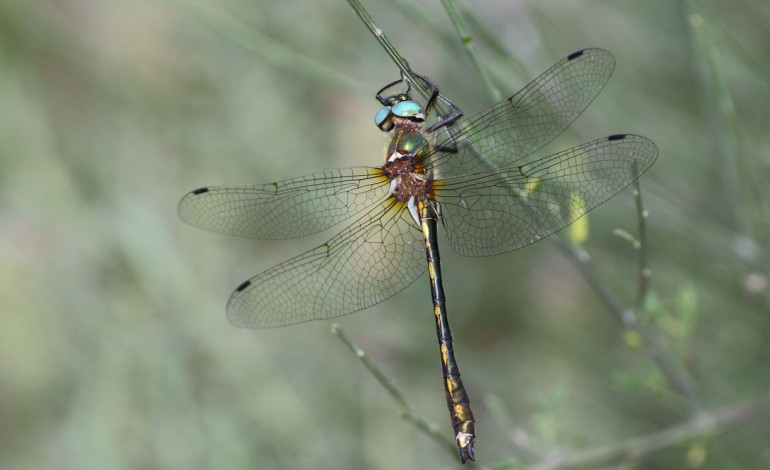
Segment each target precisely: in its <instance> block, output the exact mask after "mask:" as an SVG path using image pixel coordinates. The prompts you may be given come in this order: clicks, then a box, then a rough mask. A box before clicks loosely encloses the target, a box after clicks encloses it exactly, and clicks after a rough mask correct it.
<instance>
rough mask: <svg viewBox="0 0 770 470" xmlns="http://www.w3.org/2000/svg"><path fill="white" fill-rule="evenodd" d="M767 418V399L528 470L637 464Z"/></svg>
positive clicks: (769, 410) (769, 414)
mask: <svg viewBox="0 0 770 470" xmlns="http://www.w3.org/2000/svg"><path fill="white" fill-rule="evenodd" d="M768 418H770V395H767V396H765V397H763V398H760V399H759V400H757V401H754V402H751V403H746V404H743V405H738V406H735V407H731V408H727V409H723V410H720V411H715V412H712V413H699V414H697V415H696V416H695V417H693V418H692V419H690V420H689V421H687V422H686V423H684V424H680V425H678V426H673V427H670V428H668V429H665V430H663V431H660V432H657V433H655V434H651V435H649V436H645V437H640V438H636V439H632V440H630V441H628V442H625V443H622V444H620V445H618V446H614V447H607V448H604V449H595V450H590V451H587V452H583V453H575V454H571V455H569V454H567V455H561V456H559V457H557V458H555V459H554V460H552V461H550V462H543V463H541V464H539V465H536V466H533V467H531V468H532V469H536V470H565V469H578V468H599V467H606V466H609V465H616V464H620V463H625V462H631V461H634V460H639V459H640V458H643V457H647V456H649V455H651V454H653V453H655V452H658V451H660V450H663V449H667V448H669V447H672V446H674V445H677V444H680V443H682V442H686V441H688V440H691V439H695V438H698V437H707V436H714V435H717V434H721V433H724V432H727V431H729V430H732V429H736V428H740V427H744V426H748V425H750V424H752V423H754V422H757V421H760V420H767V419H768Z"/></svg>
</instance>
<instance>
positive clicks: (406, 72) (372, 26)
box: [348, 0, 448, 115]
mask: <svg viewBox="0 0 770 470" xmlns="http://www.w3.org/2000/svg"><path fill="white" fill-rule="evenodd" d="M348 3H349V4H350V6H351V7H352V8H353V11H355V12H356V14H357V15H358V17H359V18H361V21H363V22H364V24H365V25H366V27H367V28H368V29H369V31H371V32H372V34H373V35H374V37H375V38H376V39H377V42H379V43H380V45H381V46H382V48H383V49H385V52H386V53H387V54H388V56H390V58H391V60H393V63H394V64H396V67H398V68H399V70H401V73H402V76H403V77H404V79H406V80H407V81H408V82H409V84H410V85H411V86H412V87H414V88H415V89H416V90H417V91H418V92H419V93H420V94H421V95H422V96H423V97H425V98H428V97H429V96H430V93H431V92H430V90H429V89H428V87H427V86H426V85H425V83H423V81H422V80H416V79H415V78H414V76H413V75H412V69H411V67H410V66H409V62H407V61H406V59H404V57H403V56H402V55H401V54H400V53H399V52H398V50H397V49H396V47H395V46H394V45H393V43H392V42H390V39H388V37H387V36H386V35H385V33H384V32H383V30H382V29H381V28H380V27H379V26H377V24H376V23H375V22H374V19H373V18H372V16H371V15H370V14H369V12H368V11H366V9H365V8H364V6H363V5H361V2H359V1H358V0H348ZM435 106H436V108H437V110H438V111H439V114H440V115H447V114H448V112H447V109H446V106H444V105H443V103H441V100H437V101H436V105H435Z"/></svg>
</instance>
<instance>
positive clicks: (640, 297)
mask: <svg viewBox="0 0 770 470" xmlns="http://www.w3.org/2000/svg"><path fill="white" fill-rule="evenodd" d="M633 171H634V176H635V179H634V200H635V201H636V216H637V220H638V226H639V239H638V243H639V245H638V250H639V292H638V293H637V296H636V311H637V312H641V311H643V309H644V303H645V301H646V300H647V294H648V293H649V290H650V278H651V277H652V271H650V268H649V267H648V265H647V216H648V213H647V211H646V210H645V209H644V201H643V200H642V187H641V183H640V182H639V169H638V166H637V164H636V161H634V164H633Z"/></svg>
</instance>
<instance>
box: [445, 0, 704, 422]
mask: <svg viewBox="0 0 770 470" xmlns="http://www.w3.org/2000/svg"><path fill="white" fill-rule="evenodd" d="M443 1H444V2H445V3H446V2H447V1H449V0H443ZM470 16H471V17H472V15H470ZM463 31H464V30H463ZM458 32H459V31H458ZM461 40H462V38H461ZM468 53H469V54H471V56H473V57H474V59H473V63H474V64H480V63H481V61H480V60H479V58H478V57H477V56H476V53H475V50H474V49H473V48H469V49H468ZM478 69H479V72H480V73H481V74H483V73H484V72H483V68H481V67H480V66H479V67H478ZM491 97H492V98H495V97H494V95H491ZM634 171H636V170H635V169H634ZM634 188H635V191H636V193H635V196H636V197H635V200H636V208H637V216H638V221H639V222H638V226H639V239H638V240H639V247H638V249H639V289H638V293H637V299H636V303H635V308H626V307H624V305H623V303H622V302H621V301H620V299H619V298H618V296H617V294H616V293H615V292H614V291H613V290H612V289H611V288H610V287H609V285H608V284H607V283H606V282H605V281H604V279H603V278H602V277H601V276H600V275H599V274H598V272H597V270H596V268H595V267H594V266H593V263H592V262H591V257H590V256H589V255H588V253H587V252H586V251H585V250H584V249H583V248H581V247H580V246H578V245H577V244H575V243H574V242H573V241H572V240H571V239H570V238H569V237H568V236H567V235H565V234H563V233H562V232H558V233H557V236H558V239H559V240H561V244H560V245H561V247H562V249H563V250H564V251H565V252H566V253H567V254H568V255H569V256H570V258H571V259H572V260H573V261H574V262H575V263H576V264H577V266H578V267H579V268H580V270H581V272H582V273H583V275H584V276H585V278H586V279H587V280H588V281H589V282H590V283H591V285H592V286H593V287H594V289H596V291H597V292H598V293H599V296H600V297H601V298H602V299H603V300H604V302H605V303H606V304H607V305H608V306H609V307H610V310H611V311H612V312H613V313H614V314H615V316H616V317H617V318H618V319H619V320H620V322H621V324H622V325H623V326H624V327H626V328H628V329H630V330H632V331H634V332H636V333H637V334H638V335H639V336H640V337H641V338H642V340H643V342H644V346H645V349H646V351H647V354H648V355H649V356H650V358H651V359H652V360H653V362H655V364H656V365H657V367H658V368H659V369H660V370H661V372H662V373H663V375H664V376H665V377H666V380H667V383H668V384H669V387H670V388H671V389H672V390H674V391H675V392H676V393H677V394H678V395H680V396H682V397H683V398H684V399H685V400H686V401H687V402H688V404H689V405H690V407H691V408H692V409H693V410H697V409H698V407H699V405H698V403H697V396H696V393H695V382H694V381H693V380H692V378H691V377H690V376H689V374H687V373H686V371H684V370H683V369H682V368H680V367H678V366H677V365H676V362H674V361H673V360H672V359H671V357H669V355H668V354H667V353H666V352H665V351H664V350H663V349H662V348H661V347H660V346H658V345H657V343H656V341H655V340H654V339H653V337H652V336H651V335H650V334H649V333H648V332H647V331H646V330H645V329H644V328H643V327H642V325H640V324H639V321H638V312H640V311H641V309H642V307H643V303H644V299H645V298H646V297H647V293H648V291H649V281H650V270H649V268H648V266H647V234H646V232H647V231H646V212H645V211H644V206H643V204H642V192H641V188H640V186H639V179H638V178H637V179H636V180H635V183H634Z"/></svg>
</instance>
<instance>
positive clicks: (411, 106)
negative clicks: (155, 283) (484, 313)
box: [178, 48, 658, 463]
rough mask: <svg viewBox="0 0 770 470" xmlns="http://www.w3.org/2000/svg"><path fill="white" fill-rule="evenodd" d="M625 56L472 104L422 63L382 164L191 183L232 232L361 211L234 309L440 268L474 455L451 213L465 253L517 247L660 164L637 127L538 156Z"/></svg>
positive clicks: (441, 320) (328, 310) (359, 290)
mask: <svg viewBox="0 0 770 470" xmlns="http://www.w3.org/2000/svg"><path fill="white" fill-rule="evenodd" d="M614 66H615V59H614V57H613V56H612V54H610V53H609V52H608V51H606V50H603V49H596V48H594V49H583V50H580V51H577V52H574V53H572V54H570V55H569V56H567V57H566V58H564V59H562V60H561V61H559V62H558V63H556V64H555V65H554V66H552V67H551V68H549V69H548V70H547V71H545V72H544V73H543V74H541V75H540V76H538V77H537V78H535V79H534V80H533V81H532V82H531V83H529V84H528V85H526V86H525V87H524V88H523V89H521V90H520V91H519V92H517V93H515V94H514V95H512V96H511V97H509V98H508V99H506V100H504V101H501V102H500V103H497V104H495V105H494V106H492V107H490V108H488V109H486V110H484V111H481V112H479V113H478V114H475V115H474V116H471V117H468V118H465V117H464V115H463V113H462V111H461V109H460V108H459V107H458V106H457V105H455V104H454V103H453V102H451V101H450V100H449V99H448V98H446V97H445V96H444V95H442V94H440V93H439V89H438V87H437V86H436V85H435V84H434V83H433V82H432V81H431V80H430V79H428V78H427V77H425V76H422V75H419V74H416V73H413V74H412V77H411V78H412V79H414V80H419V81H420V82H421V83H423V84H424V85H425V88H426V90H427V91H428V93H426V94H425V97H427V101H426V103H425V105H424V106H423V105H422V104H420V103H419V102H418V101H416V100H415V99H413V98H412V96H411V95H412V90H411V86H410V84H409V80H408V78H410V77H405V76H404V75H403V74H402V76H401V78H400V79H399V80H396V81H394V82H392V83H390V84H388V85H386V86H385V87H383V88H382V89H381V90H379V92H377V94H376V98H377V100H378V101H379V102H380V104H381V105H382V107H381V108H380V109H379V111H378V112H377V113H376V115H375V124H376V125H377V126H378V127H379V129H380V130H382V131H383V132H385V133H387V134H388V135H389V136H390V141H389V145H388V146H387V150H386V152H385V155H384V161H383V162H382V164H381V165H380V166H364V167H353V168H347V169H337V170H331V171H325V172H322V173H316V174H312V175H308V176H301V177H298V178H293V179H288V180H284V181H279V182H273V183H268V184H258V185H244V186H207V187H203V188H199V189H196V190H194V191H191V192H190V193H188V194H187V195H185V196H184V197H183V198H182V200H181V201H180V203H179V208H178V212H179V215H180V217H181V218H182V219H183V220H184V221H186V222H188V223H190V224H192V225H194V226H197V227H200V228H203V229H206V230H211V231H214V232H220V233H223V234H227V235H234V236H241V237H248V238H256V239H288V238H295V237H303V236H306V235H311V234H314V233H317V232H321V231H323V230H326V229H329V228H331V227H333V226H335V225H337V224H342V223H343V222H345V221H349V220H351V219H352V220H353V221H352V223H351V222H348V225H347V226H345V227H344V228H343V229H342V230H341V231H340V232H339V233H338V234H337V235H335V236H334V237H333V238H331V239H330V240H329V241H327V242H326V243H324V244H322V245H320V246H318V247H317V248H314V249H312V250H310V251H308V252H306V253H303V254H300V255H299V256H295V257H294V258H291V259H289V260H287V261H284V262H282V263H280V264H278V265H277V266H274V267H272V268H270V269H268V270H266V271H263V272H262V273H260V274H257V275H256V276H254V277H252V278H250V279H248V280H247V281H245V282H243V283H242V284H240V285H239V286H238V287H237V288H236V289H235V291H234V292H233V293H232V295H231V296H230V299H229V301H228V302H227V316H228V319H229V320H230V322H231V323H233V324H234V325H235V326H238V327H247V328H271V327H281V326H286V325H291V324H297V323H303V322H307V321H311V320H326V319H330V318H334V317H339V316H341V315H347V314H349V313H352V312H356V311H359V310H362V309H365V308H367V307H371V306H373V305H375V304H377V303H379V302H382V301H383V300H385V299H387V298H389V297H391V296H393V295H395V294H396V293H398V292H399V291H401V290H403V289H405V288H406V287H407V286H409V285H410V284H411V283H412V282H413V281H415V280H416V279H417V278H419V277H420V276H421V275H422V274H423V273H425V271H427V272H428V273H429V279H430V288H431V295H432V300H433V314H434V319H435V322H436V330H437V336H438V342H439V347H440V352H441V365H442V371H443V376H444V389H445V392H446V401H447V406H448V408H449V414H450V419H451V423H452V428H453V430H454V434H455V435H454V440H455V443H456V445H457V449H458V452H459V457H460V459H461V461H462V463H465V462H466V461H468V460H475V458H476V457H475V440H476V425H475V419H474V416H473V411H472V409H471V404H470V400H469V398H468V394H467V392H466V389H465V386H464V384H463V382H462V380H461V377H460V369H459V366H458V364H457V360H456V359H455V354H454V346H453V337H452V332H451V330H450V327H449V320H448V316H447V307H446V297H445V295H444V289H443V282H442V275H441V264H440V257H439V245H438V231H439V226H441V229H442V232H443V233H444V235H445V236H446V240H447V241H448V243H449V245H450V246H451V247H452V248H453V249H454V251H456V252H457V253H459V254H461V255H466V256H488V255H496V254H499V253H504V252H508V251H512V250H516V249H518V248H522V247H524V246H527V245H530V244H532V243H535V242H537V241H539V240H542V239H543V238H545V237H547V236H549V235H551V234H553V233H555V232H557V231H559V230H561V229H563V228H564V227H566V226H568V225H569V224H571V223H573V222H574V221H575V220H577V219H578V218H580V217H582V216H583V215H585V214H586V213H587V212H588V211H589V210H591V209H593V208H594V207H596V206H598V205H600V204H602V203H603V202H605V201H607V200H608V199H610V198H611V197H612V196H614V195H615V194H617V193H619V192H620V191H622V190H623V189H624V188H626V187H627V186H628V185H629V184H631V183H632V182H633V181H635V180H636V179H637V178H638V177H639V176H640V175H641V174H643V173H644V172H645V171H646V170H647V169H649V168H650V166H652V164H653V163H654V162H655V160H656V158H657V155H658V149H657V147H656V146H655V144H654V143H653V142H652V141H651V140H649V139H647V138H645V137H642V136H639V135H634V134H613V135H610V136H608V137H604V138H601V139H598V140H594V141H591V142H588V143H585V144H583V145H579V146H576V147H573V148H570V149H568V150H564V151H561V152H558V153H554V154H552V155H547V156H543V157H536V156H533V154H535V153H536V151H537V150H539V149H541V148H542V147H543V146H544V145H546V144H548V143H549V142H551V141H552V140H553V139H554V138H556V136H558V135H559V134H561V133H562V132H563V131H564V130H565V129H566V128H567V127H568V126H569V125H570V124H571V123H572V122H573V121H574V120H575V119H576V118H577V117H578V116H579V115H580V114H581V113H582V112H583V110H585V108H586V107H587V106H588V105H589V104H590V103H591V101H593V99H594V98H595V97H596V96H597V95H598V94H599V92H600V91H601V89H602V88H603V87H604V85H605V84H606V83H607V81H608V80H609V78H610V75H611V74H612V72H613V69H614ZM404 88H406V90H405V91H403V90H404ZM398 90H400V91H398ZM442 107H443V109H445V110H446V111H444V112H440V111H439V109H440V108H442ZM432 113H433V117H432V118H431V114H432ZM429 119H431V120H432V121H435V123H433V124H432V125H430V126H429V125H428V122H429ZM356 216H357V217H356Z"/></svg>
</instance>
